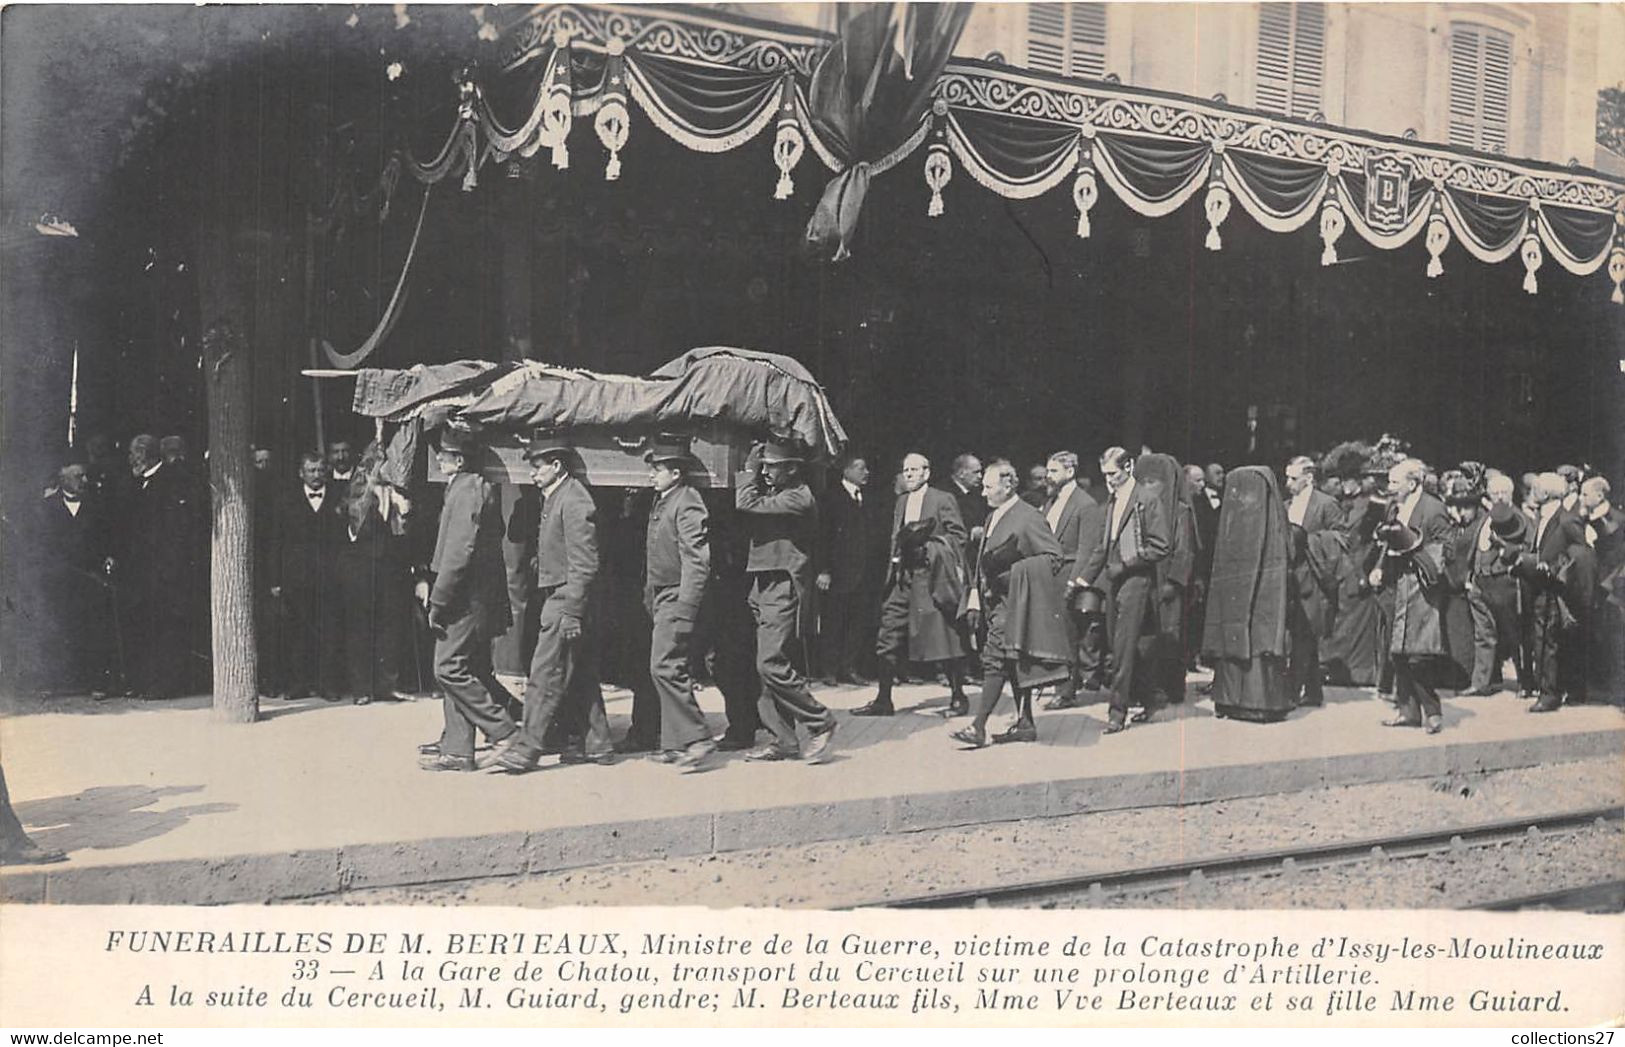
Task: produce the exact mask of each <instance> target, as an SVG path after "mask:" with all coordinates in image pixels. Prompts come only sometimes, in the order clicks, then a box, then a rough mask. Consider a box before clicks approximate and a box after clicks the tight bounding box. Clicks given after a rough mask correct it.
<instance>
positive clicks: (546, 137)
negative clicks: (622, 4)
mask: <svg viewBox="0 0 1625 1047" xmlns="http://www.w3.org/2000/svg"><path fill="white" fill-rule="evenodd" d="M553 48H554V51H555V54H554V56H553V68H554V70H555V74H554V77H553V86H552V87H551V88H549V89H548V92H547V102H546V108H545V109H544V110H543V112H542V133H541V135H540V136H539V137H540V138H541V140H542V141H543V142H545V143H546V144H547V145H549V146H552V148H553V166H554V167H555V168H557V169H558V170H560V171H563V170H567V169H568V168H569V166H570V149H569V147H568V146H567V145H565V140H566V139H567V138H569V137H570V121H571V114H570V96H571V94H572V93H573V91H572V88H571V84H570V34H569V33H568V32H566V31H565V30H563V29H559V30H556V31H555V32H554V34H553Z"/></svg>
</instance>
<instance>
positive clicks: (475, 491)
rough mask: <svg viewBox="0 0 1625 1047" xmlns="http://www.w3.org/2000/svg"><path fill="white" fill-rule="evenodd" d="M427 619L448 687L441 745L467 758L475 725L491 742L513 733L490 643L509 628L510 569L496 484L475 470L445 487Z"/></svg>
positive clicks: (440, 676)
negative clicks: (432, 627)
mask: <svg viewBox="0 0 1625 1047" xmlns="http://www.w3.org/2000/svg"><path fill="white" fill-rule="evenodd" d="M429 569H430V570H432V571H433V572H434V576H435V577H434V587H433V588H432V589H431V590H430V591H429V615H430V621H431V623H433V624H435V625H438V626H439V627H440V633H439V635H438V636H436V638H435V644H434V675H435V679H436V680H438V681H439V683H440V689H441V690H442V691H444V692H445V694H446V697H445V702H444V711H445V718H446V726H445V730H444V732H443V733H442V734H441V735H440V751H441V753H443V754H444V755H446V756H458V757H467V758H472V757H473V755H474V731H475V729H476V728H478V729H479V730H480V731H482V732H484V734H485V736H486V737H487V738H489V739H490V740H491V741H493V742H500V741H502V740H503V739H505V738H507V737H509V736H510V735H512V734H513V733H514V731H515V729H516V728H515V726H514V722H513V717H511V716H509V715H508V709H507V705H508V692H507V689H506V688H504V687H503V686H502V684H501V683H500V682H498V681H497V678H496V674H495V672H494V671H493V670H492V667H491V641H492V640H493V639H494V638H496V637H498V636H501V635H502V634H503V633H505V632H507V631H508V627H509V626H510V625H512V624H513V614H512V611H511V610H510V609H509V606H508V579H507V569H506V567H505V566H504V564H503V561H502V501H501V499H500V497H499V496H498V493H497V489H496V487H495V486H494V485H493V484H492V483H491V482H490V481H488V480H486V479H485V477H483V476H480V475H478V474H477V473H458V474H456V475H455V476H453V477H452V478H451V482H450V483H448V484H447V485H446V494H445V504H444V505H442V506H441V509H440V531H439V533H438V535H437V537H436V540H435V548H434V559H433V560H431V561H430V564H429Z"/></svg>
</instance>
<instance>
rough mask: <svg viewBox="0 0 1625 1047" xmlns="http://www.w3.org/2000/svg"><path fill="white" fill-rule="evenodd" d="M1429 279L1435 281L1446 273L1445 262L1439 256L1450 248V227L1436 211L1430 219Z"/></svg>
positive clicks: (1428, 244) (1428, 238)
mask: <svg viewBox="0 0 1625 1047" xmlns="http://www.w3.org/2000/svg"><path fill="white" fill-rule="evenodd" d="M1427 246H1428V279H1430V280H1431V279H1435V278H1436V277H1438V276H1440V275H1441V274H1443V273H1444V262H1443V261H1441V260H1440V258H1439V256H1440V255H1442V254H1444V249H1445V248H1446V247H1449V246H1450V227H1449V226H1448V225H1446V224H1445V221H1444V216H1443V215H1441V214H1439V213H1438V212H1437V211H1435V212H1434V213H1433V214H1432V215H1431V216H1430V217H1429V218H1428V236H1427Z"/></svg>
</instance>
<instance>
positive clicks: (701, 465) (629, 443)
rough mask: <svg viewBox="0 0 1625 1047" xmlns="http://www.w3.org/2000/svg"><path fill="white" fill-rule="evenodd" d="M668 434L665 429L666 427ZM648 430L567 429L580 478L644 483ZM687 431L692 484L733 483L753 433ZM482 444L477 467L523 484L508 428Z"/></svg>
mask: <svg viewBox="0 0 1625 1047" xmlns="http://www.w3.org/2000/svg"><path fill="white" fill-rule="evenodd" d="M667 432H668V433H669V430H667ZM653 435H654V434H653V433H616V432H612V431H610V430H606V429H581V430H578V431H575V432H572V433H570V434H569V437H568V438H569V440H570V442H571V445H572V446H573V447H575V449H576V451H577V452H579V454H580V456H581V466H582V470H583V472H582V475H581V480H582V482H584V483H586V484H588V485H589V486H592V487H647V486H649V466H648V464H647V463H645V462H644V460H643V453H644V452H645V451H647V450H648V449H649V441H650V439H651V437H652V436H653ZM687 435H688V436H689V453H690V456H691V458H692V461H691V462H690V471H689V481H690V482H691V483H693V484H694V485H695V486H696V487H732V486H733V482H734V474H735V473H737V472H738V471H739V470H740V469H743V468H744V467H745V457H746V456H747V455H748V454H749V453H750V448H751V444H752V443H754V442H755V440H756V439H757V438H756V437H754V436H752V435H751V434H750V433H748V432H743V431H740V430H738V429H732V428H729V427H727V426H723V425H720V424H714V423H713V424H709V425H706V426H702V427H699V428H697V429H695V430H694V431H692V432H690V433H689V434H687ZM486 441H487V444H488V446H487V449H486V450H485V451H484V453H483V456H482V458H481V461H480V472H482V473H484V474H485V477H486V479H488V480H492V481H494V482H497V483H511V484H528V483H530V482H531V479H530V463H528V462H526V461H525V445H524V444H523V443H521V442H520V440H519V437H518V436H517V435H515V434H512V433H487V434H486ZM429 472H430V474H431V476H430V478H431V479H432V480H434V481H435V482H436V483H445V482H446V480H447V477H446V476H445V475H444V474H443V473H441V472H440V471H439V470H438V469H434V468H432V467H431V468H430V470H429Z"/></svg>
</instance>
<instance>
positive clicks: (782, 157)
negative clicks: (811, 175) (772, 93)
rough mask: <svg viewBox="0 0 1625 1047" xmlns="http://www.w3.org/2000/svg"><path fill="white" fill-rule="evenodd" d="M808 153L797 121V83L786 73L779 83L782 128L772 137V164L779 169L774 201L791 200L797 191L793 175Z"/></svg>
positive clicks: (805, 140) (804, 138) (780, 122)
mask: <svg viewBox="0 0 1625 1047" xmlns="http://www.w3.org/2000/svg"><path fill="white" fill-rule="evenodd" d="M806 151H807V137H806V135H804V134H802V133H801V123H800V122H799V121H798V120H797V119H796V81H795V78H794V77H792V76H791V75H790V74H788V73H786V74H785V76H784V79H783V80H781V81H780V82H779V124H778V128H777V130H776V131H775V132H774V134H773V163H774V165H775V166H776V167H778V169H779V181H778V184H777V185H775V186H774V187H773V199H775V200H788V199H790V196H791V195H792V194H793V193H794V192H795V191H796V183H795V181H794V180H792V179H791V177H790V172H791V171H794V170H795V167H796V165H797V164H799V163H800V162H801V155H802V154H803V153H805V152H806Z"/></svg>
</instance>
